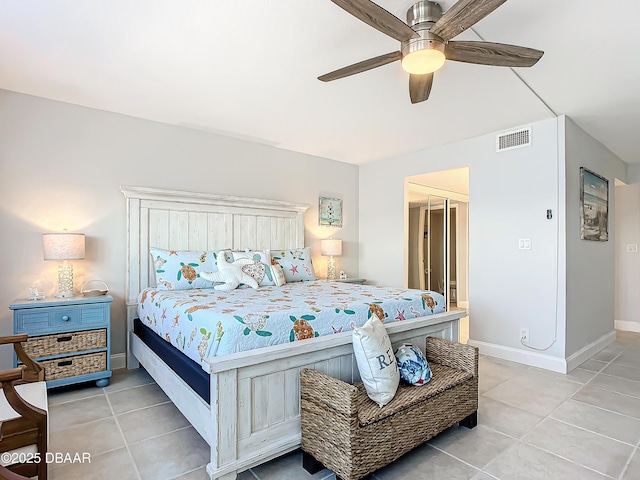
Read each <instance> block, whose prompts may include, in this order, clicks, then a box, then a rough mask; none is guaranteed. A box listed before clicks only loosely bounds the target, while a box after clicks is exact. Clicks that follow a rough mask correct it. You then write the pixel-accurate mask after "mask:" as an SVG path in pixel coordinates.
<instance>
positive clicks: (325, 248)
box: [320, 238, 342, 280]
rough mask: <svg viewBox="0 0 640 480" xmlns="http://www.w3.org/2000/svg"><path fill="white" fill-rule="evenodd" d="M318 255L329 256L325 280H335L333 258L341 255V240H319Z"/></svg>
mask: <svg viewBox="0 0 640 480" xmlns="http://www.w3.org/2000/svg"><path fill="white" fill-rule="evenodd" d="M320 254H321V255H323V256H327V255H328V256H329V261H328V262H327V280H335V279H336V261H335V260H334V259H333V257H334V256H336V257H337V256H340V255H342V240H334V239H333V238H328V239H325V240H320Z"/></svg>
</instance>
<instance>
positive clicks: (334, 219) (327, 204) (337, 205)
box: [318, 197, 342, 227]
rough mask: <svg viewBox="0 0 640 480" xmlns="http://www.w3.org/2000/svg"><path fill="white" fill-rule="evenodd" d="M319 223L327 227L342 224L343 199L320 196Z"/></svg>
mask: <svg viewBox="0 0 640 480" xmlns="http://www.w3.org/2000/svg"><path fill="white" fill-rule="evenodd" d="M318 224H319V225H321V226H325V227H341V226H342V200H340V199H339V198H327V197H320V209H319V213H318Z"/></svg>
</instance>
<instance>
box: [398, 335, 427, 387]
mask: <svg viewBox="0 0 640 480" xmlns="http://www.w3.org/2000/svg"><path fill="white" fill-rule="evenodd" d="M396 360H397V361H398V370H400V378H401V379H402V380H404V381H405V382H407V383H409V384H411V385H424V384H425V383H428V382H429V380H431V367H429V363H428V362H427V359H426V358H425V356H424V354H423V353H422V352H421V351H420V349H419V348H418V347H416V346H415V345H411V344H410V343H405V344H404V345H402V346H401V347H400V348H398V350H397V351H396Z"/></svg>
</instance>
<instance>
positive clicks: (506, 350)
mask: <svg viewBox="0 0 640 480" xmlns="http://www.w3.org/2000/svg"><path fill="white" fill-rule="evenodd" d="M630 323H633V322H630ZM639 325H640V324H639ZM639 331H640V330H639ZM615 339H616V332H615V330H613V331H611V332H609V333H607V334H605V335H603V336H602V337H600V338H598V339H597V340H596V341H594V342H591V343H590V344H589V345H586V346H585V347H583V348H581V349H580V350H578V351H577V352H576V353H574V354H572V355H570V356H569V358H567V359H566V360H565V359H564V358H560V357H554V356H553V355H545V354H542V353H539V352H529V351H526V350H521V349H519V348H513V347H505V346H504V345H496V344H494V343H486V342H480V341H478V340H471V339H470V340H469V342H468V343H469V345H473V346H475V347H478V349H479V350H480V353H481V354H482V355H489V356H491V357H496V358H502V359H503V360H510V361H512V362H518V363H523V364H525V365H529V366H532V367H538V368H544V369H545V370H551V371H552V372H558V373H568V372H570V371H571V370H573V369H574V368H576V367H577V366H578V365H580V364H582V363H584V362H586V361H587V360H589V359H590V358H591V357H592V356H594V355H595V354H596V353H598V352H599V351H600V350H602V349H603V348H605V347H607V346H609V345H611V344H612V343H613V342H614V341H615Z"/></svg>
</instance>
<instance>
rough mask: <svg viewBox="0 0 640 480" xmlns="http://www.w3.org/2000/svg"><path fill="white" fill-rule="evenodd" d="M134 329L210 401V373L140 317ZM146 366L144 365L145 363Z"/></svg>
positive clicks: (139, 336)
mask: <svg viewBox="0 0 640 480" xmlns="http://www.w3.org/2000/svg"><path fill="white" fill-rule="evenodd" d="M133 331H134V332H135V334H136V335H137V336H138V338H140V340H142V341H143V342H144V343H145V344H146V345H147V346H148V347H149V348H150V349H151V350H153V351H154V352H155V354H156V355H158V356H159V357H160V358H161V359H162V360H163V361H164V363H166V364H167V365H168V366H169V367H170V368H171V369H172V370H173V371H174V372H176V373H177V374H178V375H179V376H180V378H182V379H183V380H184V381H185V382H186V383H187V384H188V385H189V386H190V387H191V388H192V389H193V390H194V391H195V392H196V393H197V394H198V395H200V397H201V398H202V399H203V400H204V401H205V402H207V403H210V395H211V391H210V390H209V374H208V373H207V372H205V371H204V370H203V369H202V367H201V366H200V365H199V364H198V363H196V362H194V361H193V360H191V359H190V358H189V357H187V356H186V355H185V354H184V353H182V352H180V350H178V349H177V348H176V347H174V346H173V345H171V344H170V343H169V342H167V341H165V340H164V339H162V338H160V337H159V336H158V334H157V333H155V332H154V331H153V330H151V329H150V328H149V327H147V326H146V325H145V324H144V323H142V322H141V321H140V319H138V318H136V319H135V320H134V321H133ZM143 366H144V365H143Z"/></svg>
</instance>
